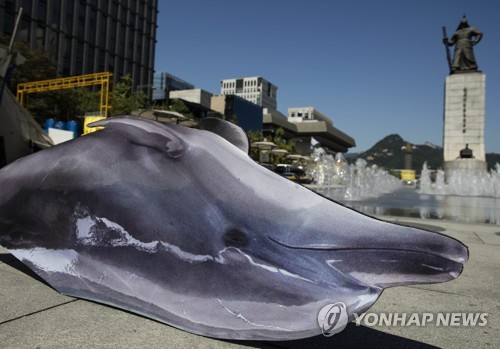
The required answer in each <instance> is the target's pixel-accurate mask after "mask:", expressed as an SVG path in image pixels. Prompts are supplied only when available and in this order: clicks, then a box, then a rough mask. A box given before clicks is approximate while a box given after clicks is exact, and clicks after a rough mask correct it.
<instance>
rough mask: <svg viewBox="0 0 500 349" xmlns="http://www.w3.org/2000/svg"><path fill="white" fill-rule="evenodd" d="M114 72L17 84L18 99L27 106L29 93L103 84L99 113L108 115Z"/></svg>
mask: <svg viewBox="0 0 500 349" xmlns="http://www.w3.org/2000/svg"><path fill="white" fill-rule="evenodd" d="M111 77H112V74H111V73H109V72H104V73H95V74H86V75H78V76H70V77H67V78H58V79H50V80H42V81H34V82H26V83H24V84H19V85H17V100H18V101H19V103H21V105H23V106H24V107H27V105H28V101H27V96H26V95H27V94H29V93H35V92H47V91H56V90H63V89H67V88H75V87H83V86H93V85H101V98H100V104H99V114H100V115H101V117H102V118H105V117H107V115H108V111H109V110H110V109H111V106H110V105H109V87H110V83H111Z"/></svg>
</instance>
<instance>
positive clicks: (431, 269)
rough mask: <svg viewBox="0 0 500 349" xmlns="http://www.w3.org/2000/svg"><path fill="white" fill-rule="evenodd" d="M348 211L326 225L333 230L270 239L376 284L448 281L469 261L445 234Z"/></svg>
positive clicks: (376, 285)
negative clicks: (345, 217)
mask: <svg viewBox="0 0 500 349" xmlns="http://www.w3.org/2000/svg"><path fill="white" fill-rule="evenodd" d="M351 214H354V215H352V216H351V217H350V218H351V219H349V220H348V221H349V224H345V225H343V224H341V223H342V222H337V224H330V226H331V227H332V228H333V230H334V231H335V232H324V231H318V230H315V229H312V230H310V231H309V233H308V234H307V235H305V234H304V235H303V234H297V235H288V236H287V238H286V241H285V240H279V239H275V238H272V240H273V241H275V242H276V243H278V244H280V245H282V246H284V247H286V248H291V249H299V250H302V251H303V252H304V253H307V254H309V255H311V256H314V258H315V259H316V260H320V261H321V262H322V263H326V264H327V265H328V266H329V267H330V268H332V269H334V270H335V272H340V273H343V274H344V275H346V276H349V277H351V278H353V279H355V280H357V281H358V282H361V283H363V284H365V285H367V286H371V287H379V288H386V287H391V286H402V285H414V284H429V283H438V282H446V281H450V280H453V279H455V278H456V277H458V276H459V275H460V273H461V272H462V269H463V265H464V263H465V262H466V261H467V259H468V250H467V247H466V246H465V245H463V244H462V243H461V242H459V241H457V240H455V239H453V238H450V237H448V236H445V235H442V234H439V233H436V232H431V231H427V230H422V229H418V228H415V227H409V226H403V225H398V224H393V223H388V222H384V221H380V220H377V219H374V218H371V217H367V216H364V215H362V214H358V213H357V212H355V211H352V212H349V215H351ZM344 223H345V222H344ZM323 226H324V225H323Z"/></svg>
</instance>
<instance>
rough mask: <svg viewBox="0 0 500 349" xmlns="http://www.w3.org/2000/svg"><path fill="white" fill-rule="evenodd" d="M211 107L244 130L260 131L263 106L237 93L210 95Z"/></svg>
mask: <svg viewBox="0 0 500 349" xmlns="http://www.w3.org/2000/svg"><path fill="white" fill-rule="evenodd" d="M211 109H212V110H214V111H216V112H218V113H220V114H221V115H223V117H224V119H226V120H230V121H233V122H234V123H236V124H237V125H238V126H240V127H241V128H242V129H243V130H244V131H245V132H248V131H262V112H263V108H262V107H261V106H259V105H257V104H255V103H252V102H249V101H247V100H246V99H244V98H242V97H239V96H237V95H219V96H212V103H211Z"/></svg>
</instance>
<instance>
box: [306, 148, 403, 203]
mask: <svg viewBox="0 0 500 349" xmlns="http://www.w3.org/2000/svg"><path fill="white" fill-rule="evenodd" d="M311 157H312V159H313V161H314V165H313V166H310V169H309V172H310V174H311V175H312V176H313V177H314V178H315V180H316V183H315V185H314V186H313V189H314V190H316V191H318V192H320V193H321V194H323V195H325V196H328V197H330V198H332V199H336V200H342V201H344V200H346V201H357V200H364V199H368V198H375V197H379V196H380V195H383V194H387V193H390V192H393V191H395V190H397V189H400V188H401V187H402V185H401V182H400V181H399V179H397V178H396V177H394V176H392V175H390V174H389V173H387V171H385V170H382V169H380V168H378V167H377V166H376V165H371V166H368V164H367V162H366V161H365V160H363V159H358V160H356V163H355V164H351V165H349V164H348V163H347V161H346V160H345V158H344V156H343V155H342V153H337V154H336V155H335V157H334V156H333V155H331V154H327V153H326V151H325V150H324V149H322V148H316V149H314V151H313V154H312V155H311Z"/></svg>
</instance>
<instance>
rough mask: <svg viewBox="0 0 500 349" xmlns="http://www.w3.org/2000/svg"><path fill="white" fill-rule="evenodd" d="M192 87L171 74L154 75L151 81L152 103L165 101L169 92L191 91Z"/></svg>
mask: <svg viewBox="0 0 500 349" xmlns="http://www.w3.org/2000/svg"><path fill="white" fill-rule="evenodd" d="M192 89H194V85H193V84H191V83H189V82H187V81H184V80H182V79H180V78H178V77H176V76H174V75H172V74H169V73H166V72H163V73H155V74H154V80H153V101H167V100H168V99H169V98H170V92H171V91H178V90H192Z"/></svg>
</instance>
